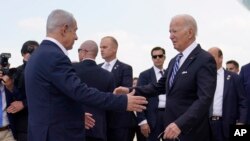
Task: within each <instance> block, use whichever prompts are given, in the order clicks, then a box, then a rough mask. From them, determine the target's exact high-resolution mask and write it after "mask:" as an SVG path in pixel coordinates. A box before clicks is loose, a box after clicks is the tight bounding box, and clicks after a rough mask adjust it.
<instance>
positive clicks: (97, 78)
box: [73, 60, 115, 140]
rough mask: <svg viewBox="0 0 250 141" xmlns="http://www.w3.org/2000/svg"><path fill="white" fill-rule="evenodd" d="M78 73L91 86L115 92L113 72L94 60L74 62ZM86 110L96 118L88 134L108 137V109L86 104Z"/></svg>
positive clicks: (100, 137) (96, 136) (103, 137)
mask: <svg viewBox="0 0 250 141" xmlns="http://www.w3.org/2000/svg"><path fill="white" fill-rule="evenodd" d="M73 68H74V69H75V70H76V74H77V75H78V76H79V77H80V79H81V81H82V82H83V83H86V84H87V85H88V86H89V87H94V88H97V89H98V90H100V91H103V92H113V90H114V88H115V85H114V84H115V82H114V76H113V74H112V73H111V72H109V71H107V70H104V69H102V68H101V67H100V66H98V65H97V64H96V62H95V61H94V60H83V61H82V62H80V63H75V64H73ZM84 107H85V111H86V112H88V113H91V114H92V115H93V118H94V119H95V126H94V127H93V128H91V129H89V130H86V136H90V137H95V138H99V139H103V140H106V139H107V133H106V132H107V124H106V111H105V110H102V109H97V108H94V107H89V106H84Z"/></svg>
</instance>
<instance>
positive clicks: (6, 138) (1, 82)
mask: <svg viewBox="0 0 250 141" xmlns="http://www.w3.org/2000/svg"><path fill="white" fill-rule="evenodd" d="M2 64H3V63H2V61H1V64H0V110H1V111H0V140H1V141H15V139H14V134H15V129H14V126H13V125H14V123H13V115H12V114H11V113H9V112H8V108H9V106H10V105H11V102H12V101H13V100H14V99H15V95H18V92H17V90H16V89H14V74H15V72H16V69H15V68H12V69H9V68H8V66H3V65H2ZM4 67H5V68H6V69H3V68H4ZM7 68H8V69H7ZM10 110H13V109H10Z"/></svg>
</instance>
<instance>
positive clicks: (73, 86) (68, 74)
mask: <svg viewBox="0 0 250 141" xmlns="http://www.w3.org/2000/svg"><path fill="white" fill-rule="evenodd" d="M54 57H55V58H53V59H51V60H52V61H53V62H50V66H49V67H50V73H49V74H48V75H49V79H50V80H51V83H53V85H54V86H55V87H56V88H57V89H58V90H59V91H61V92H62V93H63V94H65V95H66V96H68V97H69V98H71V99H73V100H75V101H78V102H79V103H81V104H85V105H87V106H93V107H96V108H101V109H105V110H126V109H127V96H126V95H114V94H112V93H104V92H100V91H98V90H97V89H95V88H89V87H87V85H86V84H84V83H81V81H80V79H79V78H78V77H77V76H76V73H75V71H74V69H73V68H72V64H71V62H70V60H69V59H68V57H67V56H63V55H57V56H54ZM93 101H94V102H93Z"/></svg>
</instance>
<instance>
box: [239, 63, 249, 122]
mask: <svg viewBox="0 0 250 141" xmlns="http://www.w3.org/2000/svg"><path fill="white" fill-rule="evenodd" d="M240 77H241V80H242V83H243V85H244V88H245V91H246V94H247V99H248V107H249V108H248V112H247V113H248V115H247V119H248V122H247V123H248V124H250V63H249V64H246V65H244V66H242V67H241V71H240Z"/></svg>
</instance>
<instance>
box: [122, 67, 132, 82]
mask: <svg viewBox="0 0 250 141" xmlns="http://www.w3.org/2000/svg"><path fill="white" fill-rule="evenodd" d="M132 85H133V69H132V67H131V66H129V65H128V66H126V67H125V68H124V70H123V75H122V82H121V86H123V87H131V86H132Z"/></svg>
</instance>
